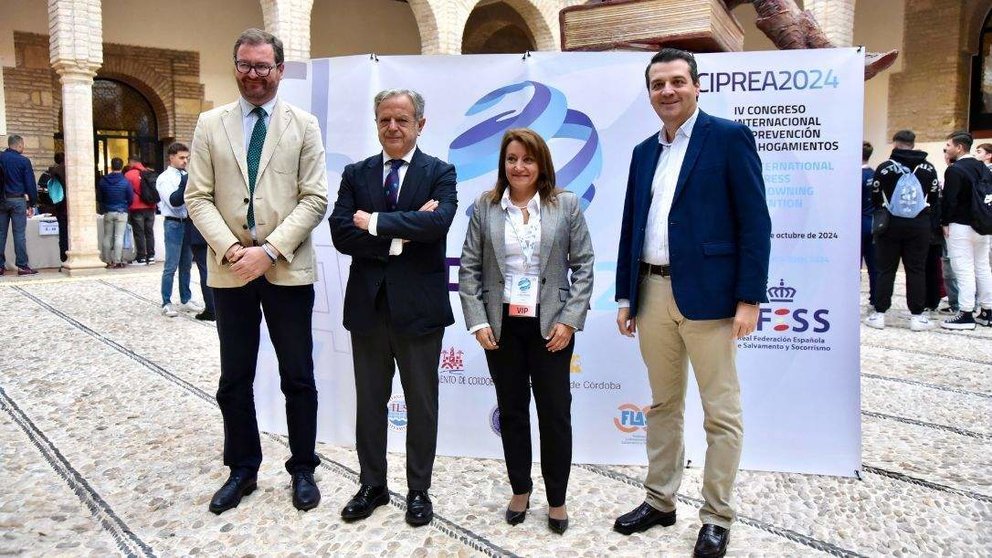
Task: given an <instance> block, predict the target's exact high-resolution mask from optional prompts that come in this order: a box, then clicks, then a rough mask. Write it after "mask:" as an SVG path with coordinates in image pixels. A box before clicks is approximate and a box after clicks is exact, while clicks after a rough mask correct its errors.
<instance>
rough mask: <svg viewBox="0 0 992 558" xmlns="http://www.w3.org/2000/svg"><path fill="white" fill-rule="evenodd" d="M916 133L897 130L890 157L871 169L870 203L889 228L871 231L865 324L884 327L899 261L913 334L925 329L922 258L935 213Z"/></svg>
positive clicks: (929, 172) (932, 175)
mask: <svg viewBox="0 0 992 558" xmlns="http://www.w3.org/2000/svg"><path fill="white" fill-rule="evenodd" d="M915 145H916V134H915V133H913V132H912V131H911V130H900V131H898V132H896V134H895V135H893V136H892V154H891V155H890V156H889V159H888V160H886V161H884V162H883V163H882V164H881V165H879V166H878V168H877V169H875V178H874V187H873V189H872V202H873V204H874V206H875V207H878V208H881V207H884V208H885V209H886V210H887V218H888V225H887V226H886V227H884V228H882V230H878V227H877V226H876V227H874V229H875V230H876V232H875V235H874V236H875V260H876V264H877V265H878V279H877V290H876V293H875V309H874V311H873V312H872V313H871V314H870V315H869V316H868V318H867V319H866V320H865V325H867V326H868V327H872V328H875V329H884V328H885V313H886V312H887V311H888V309H889V308H890V307H891V306H892V290H893V287H894V284H895V279H896V270H897V269H898V268H899V261H900V260H902V265H903V268H905V270H906V303H907V305H908V306H909V312H910V314H912V316H911V317H910V320H909V328H910V329H911V330H912V331H924V330H927V329H930V327H931V323H930V318H929V316H928V315H927V314H926V312H924V311H923V310H924V303H925V298H926V274H925V272H926V258H927V252H928V251H929V249H930V227H931V219H932V213H933V212H935V211H940V203H939V200H940V187H939V182H938V180H937V169H936V168H934V166H933V165H932V164H930V162H929V161H927V154H926V152H925V151H919V150H916V149H914V147H915Z"/></svg>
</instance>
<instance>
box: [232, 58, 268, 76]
mask: <svg viewBox="0 0 992 558" xmlns="http://www.w3.org/2000/svg"><path fill="white" fill-rule="evenodd" d="M234 67H235V68H236V69H237V70H238V72H239V73H242V74H247V73H250V72H251V71H252V70H255V75H256V76H258V77H268V75H269V74H270V73H271V72H272V69H273V68H277V67H279V65H278V64H276V65H274V66H270V65H268V64H249V63H247V62H241V61H235V62H234Z"/></svg>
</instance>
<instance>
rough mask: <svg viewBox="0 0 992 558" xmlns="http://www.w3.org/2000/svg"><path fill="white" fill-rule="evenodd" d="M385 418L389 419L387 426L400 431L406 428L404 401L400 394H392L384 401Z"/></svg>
mask: <svg viewBox="0 0 992 558" xmlns="http://www.w3.org/2000/svg"><path fill="white" fill-rule="evenodd" d="M386 420H387V421H389V428H391V429H393V430H396V431H402V430H406V424H407V419H406V401H405V400H404V399H403V396H402V395H394V396H392V397H390V398H389V403H386Z"/></svg>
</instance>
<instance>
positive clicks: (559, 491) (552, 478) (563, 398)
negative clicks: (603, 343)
mask: <svg viewBox="0 0 992 558" xmlns="http://www.w3.org/2000/svg"><path fill="white" fill-rule="evenodd" d="M508 309H509V305H506V304H504V305H503V329H502V331H501V332H500V338H499V340H498V343H497V344H498V345H499V348H498V349H495V350H492V351H486V360H487V361H488V362H489V374H490V375H491V376H492V378H493V384H495V386H496V401H497V403H498V405H499V429H500V434H501V438H502V440H503V455H504V457H505V458H506V471H507V473H508V474H509V477H510V486H511V487H512V488H513V493H514V494H524V493H527V492H530V491H531V490H532V489H533V486H534V483H533V481H532V480H531V477H530V469H531V463H532V462H533V458H532V457H531V441H530V393H531V388H532V387H533V390H534V400H535V404H536V406H537V420H538V430H539V431H540V433H541V474H542V475H543V476H544V486H545V489H546V491H547V493H548V505H550V506H552V507H557V506H563V505H565V492H566V491H567V489H568V475H569V470H570V469H571V466H572V411H571V407H572V392H571V389H570V387H569V381H570V377H569V374H570V369H571V363H572V351H573V350H575V337H574V336H573V337H572V340H571V341H570V342H569V344H568V346H567V347H565V348H564V349H562V350H560V351H558V352H555V353H552V352H550V351H548V349H547V348H546V347H545V344H547V340H546V339H544V337H542V336H541V323H540V318H539V317H537V318H520V317H513V318H511V317H509V312H508ZM538 312H540V310H538ZM539 315H540V314H539Z"/></svg>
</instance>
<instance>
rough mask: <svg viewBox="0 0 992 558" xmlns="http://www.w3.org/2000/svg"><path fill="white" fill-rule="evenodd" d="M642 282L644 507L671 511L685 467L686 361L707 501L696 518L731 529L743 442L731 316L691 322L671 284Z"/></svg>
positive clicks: (656, 279) (658, 279)
mask: <svg viewBox="0 0 992 558" xmlns="http://www.w3.org/2000/svg"><path fill="white" fill-rule="evenodd" d="M640 281H641V283H640V292H641V301H640V307H639V308H638V312H637V329H638V340H639V344H640V348H641V355H642V357H643V358H644V362H645V364H646V365H647V368H648V381H649V382H650V384H651V395H652V401H651V402H652V404H651V408H650V410H649V411H648V413H647V452H648V462H649V465H648V474H647V478H646V479H645V481H644V487H645V489H646V490H647V500H646V501H647V503H648V504H650V505H651V506H652V507H654V508H655V509H658V510H660V511H666V512H667V511H672V510H674V509H675V502H676V500H675V497H676V493H677V492H678V489H679V484H680V483H681V482H682V470H683V467H684V463H685V445H684V441H683V422H684V414H685V391H686V382H687V378H688V363H689V362H691V363H692V369H693V371H694V372H695V375H696V383H697V384H698V385H699V394H700V397H701V399H702V403H703V413H704V416H705V419H704V421H703V427H704V429H705V430H706V463H705V465H704V468H703V499H704V500H705V503H704V504H703V507H702V509H700V511H699V518H700V520H702V522H703V523H712V524H714V525H719V526H720V527H724V528H727V529H729V528H730V525H731V524H732V523H733V521H734V509H733V507H732V506H731V498H732V493H733V487H734V478H735V477H736V475H737V467H738V465H739V464H740V458H741V446H742V439H743V424H742V421H741V403H740V384H739V383H738V380H737V367H736V363H735V357H736V355H737V344H736V340H735V339H734V335H733V318H727V319H721V320H689V319H687V318H686V317H685V316H683V315H682V313H681V312H679V309H678V306H677V305H676V303H675V298H674V295H673V294H672V283H671V280H670V278H668V277H662V276H660V275H644V276H642V277H641V279H640Z"/></svg>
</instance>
